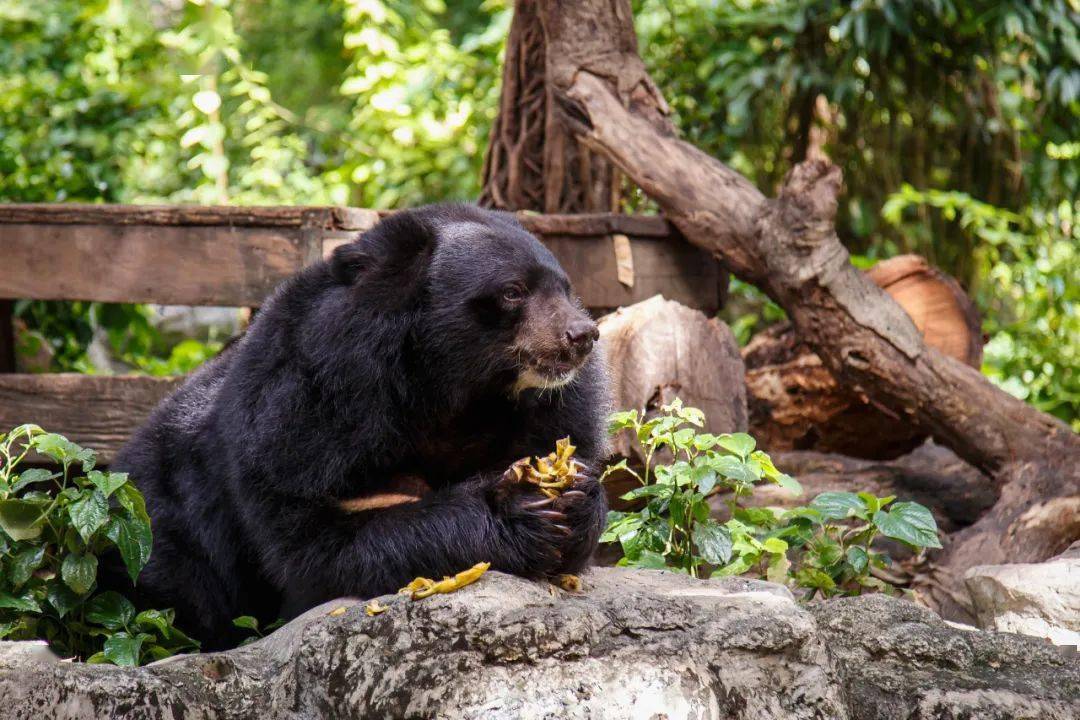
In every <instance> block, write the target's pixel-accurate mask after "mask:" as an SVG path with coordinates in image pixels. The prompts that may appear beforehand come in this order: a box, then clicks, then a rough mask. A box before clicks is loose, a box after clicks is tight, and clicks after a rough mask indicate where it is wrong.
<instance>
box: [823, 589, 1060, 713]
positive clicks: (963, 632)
mask: <svg viewBox="0 0 1080 720" xmlns="http://www.w3.org/2000/svg"><path fill="white" fill-rule="evenodd" d="M809 610H810V611H811V612H812V613H813V614H814V616H815V617H816V618H817V621H818V631H819V633H820V635H821V638H822V640H823V642H824V643H825V645H826V646H827V647H828V648H829V654H830V656H831V657H832V659H833V662H834V665H835V667H836V668H837V671H838V673H839V679H840V682H841V685H842V686H843V688H844V696H845V701H846V705H847V707H848V712H849V713H850V715H851V717H852V718H874V719H875V720H877V719H879V718H880V719H881V720H894V719H896V720H900V719H901V718H903V719H904V720H920V719H922V718H926V719H929V718H934V719H935V720H953V719H955V720H961V719H963V720H969V719H970V720H999V719H1000V720H1005V719H1006V718H1008V719H1020V718H1025V719H1030V720H1076V719H1077V718H1080V660H1078V658H1077V655H1076V653H1074V652H1070V651H1068V650H1066V649H1064V648H1057V647H1055V646H1054V645H1052V644H1049V643H1045V642H1040V641H1037V640H1033V639H1031V638H1026V637H1022V636H1019V635H1010V634H1003V633H993V632H983V631H981V630H976V629H973V628H971V629H964V628H959V627H956V626H955V625H953V624H950V623H947V622H945V621H944V620H942V619H941V618H940V617H939V616H938V615H937V614H935V613H934V612H932V611H930V610H928V609H926V608H924V607H921V606H918V605H915V604H913V603H909V602H906V601H902V600H895V599H892V598H889V597H885V596H884V595H867V596H864V597H859V598H844V599H835V600H830V601H828V602H823V603H815V604H812V605H811V606H810V607H809Z"/></svg>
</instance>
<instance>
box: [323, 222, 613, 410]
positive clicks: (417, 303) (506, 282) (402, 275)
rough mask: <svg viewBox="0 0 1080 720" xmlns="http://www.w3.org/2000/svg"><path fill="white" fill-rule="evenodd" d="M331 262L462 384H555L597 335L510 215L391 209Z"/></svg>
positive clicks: (558, 274)
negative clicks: (399, 210)
mask: <svg viewBox="0 0 1080 720" xmlns="http://www.w3.org/2000/svg"><path fill="white" fill-rule="evenodd" d="M330 266H331V271H332V273H333V276H334V278H335V279H336V281H337V282H339V283H342V284H345V285H348V286H349V287H350V288H351V292H352V295H353V297H354V298H356V299H357V300H359V301H360V302H362V303H363V304H364V305H365V306H366V307H375V308H378V311H379V312H380V313H381V314H384V315H392V316H394V317H398V318H402V319H403V324H407V326H408V328H409V338H410V342H411V343H412V351H413V356H414V357H416V358H420V361H421V362H425V363H435V364H438V365H439V367H442V368H443V369H444V370H445V372H446V373H447V374H448V375H458V376H459V378H458V379H459V380H460V379H462V378H464V379H465V381H467V382H469V383H470V384H485V385H487V384H490V383H492V382H496V383H505V385H506V387H507V389H508V390H510V391H511V392H512V393H514V394H516V393H520V392H522V391H524V390H526V389H530V388H538V389H541V390H547V389H555V388H559V387H562V386H564V385H566V384H567V383H570V382H571V381H572V380H573V379H574V377H575V375H576V373H577V371H578V370H579V369H580V368H581V367H582V365H583V364H584V363H585V362H586V359H587V358H588V356H589V354H590V352H591V350H592V348H593V344H594V342H595V341H596V340H597V339H598V338H599V332H598V330H597V327H596V323H594V322H593V321H592V319H591V318H590V317H589V315H588V314H587V313H586V312H585V310H584V309H583V308H582V306H581V302H580V301H579V300H578V299H577V298H576V297H575V296H574V295H573V293H572V291H571V288H570V281H569V279H568V278H567V276H566V273H565V272H564V271H563V269H562V268H561V267H560V266H559V263H558V261H557V260H556V259H555V256H554V255H552V254H551V252H550V251H549V250H548V249H547V248H545V247H544V246H543V245H542V244H540V242H539V241H537V239H536V238H535V237H533V236H532V235H530V234H529V233H528V232H527V231H526V230H525V229H524V228H523V227H522V226H521V224H520V223H518V221H517V220H516V219H515V218H514V216H513V215H511V214H509V213H503V212H494V211H489V210H483V209H480V208H478V207H475V206H470V205H433V206H427V207H422V208H417V209H414V210H407V211H402V212H398V213H394V214H393V215H390V216H389V217H387V218H386V219H384V220H383V221H382V222H380V223H379V224H378V225H376V226H375V227H374V228H372V229H371V230H370V231H368V232H367V233H366V234H365V235H364V237H363V238H362V239H361V240H359V241H358V242H355V243H351V244H348V245H344V246H341V247H339V248H337V249H336V250H335V252H334V255H333V258H332V259H331V263H330Z"/></svg>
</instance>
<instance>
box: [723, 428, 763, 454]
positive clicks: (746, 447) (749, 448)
mask: <svg viewBox="0 0 1080 720" xmlns="http://www.w3.org/2000/svg"><path fill="white" fill-rule="evenodd" d="M718 442H719V444H720V447H722V448H724V449H725V450H727V451H728V452H732V453H735V454H736V455H738V456H739V457H741V458H747V457H749V455H750V453H752V452H754V447H755V446H756V445H757V442H756V441H755V440H754V438H752V437H750V436H749V435H747V434H746V433H730V434H728V433H725V434H724V435H721V436H720V439H719V440H718Z"/></svg>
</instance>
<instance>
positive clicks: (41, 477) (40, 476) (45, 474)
mask: <svg viewBox="0 0 1080 720" xmlns="http://www.w3.org/2000/svg"><path fill="white" fill-rule="evenodd" d="M58 477H60V473H54V472H49V471H48V470H46V469H45V468H30V469H29V470H24V471H23V473H22V474H21V475H19V479H18V480H16V481H15V482H13V483H12V484H11V492H13V493H16V492H19V491H20V490H22V489H23V488H24V487H26V486H27V485H34V484H36V483H40V482H46V481H48V480H52V479H53V478H58Z"/></svg>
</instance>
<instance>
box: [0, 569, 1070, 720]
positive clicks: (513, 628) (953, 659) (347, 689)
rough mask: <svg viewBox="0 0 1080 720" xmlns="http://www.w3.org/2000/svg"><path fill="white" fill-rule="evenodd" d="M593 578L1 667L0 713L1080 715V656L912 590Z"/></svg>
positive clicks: (653, 576) (346, 605)
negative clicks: (828, 598)
mask: <svg viewBox="0 0 1080 720" xmlns="http://www.w3.org/2000/svg"><path fill="white" fill-rule="evenodd" d="M585 581H586V590H585V593H584V594H581V595H569V594H566V593H563V592H561V591H553V590H552V589H550V588H549V587H548V586H547V585H544V584H537V583H530V582H526V581H524V580H520V579H517V578H513V577H509V576H505V575H501V574H498V573H488V574H487V575H485V576H484V577H483V578H482V579H481V580H480V581H479V582H478V583H476V584H475V585H472V586H470V587H468V588H466V589H464V590H462V591H459V592H457V593H453V594H451V595H438V596H433V597H431V598H427V599H425V600H422V601H416V602H414V601H411V600H408V599H407V598H404V597H390V598H384V599H383V602H384V603H385V604H387V605H388V606H389V609H388V610H387V611H386V612H384V613H382V614H380V615H377V616H374V617H368V616H367V615H366V614H365V613H364V605H363V603H361V602H359V601H356V600H338V601H334V602H332V603H328V604H326V605H323V606H321V607H319V608H316V609H314V610H312V611H310V612H309V613H307V614H306V615H304V616H303V617H301V618H298V619H297V620H295V621H293V622H291V623H289V624H288V625H286V626H285V627H284V628H282V629H281V630H279V631H277V632H275V633H273V634H272V635H271V636H269V637H268V638H266V639H264V640H261V641H259V642H257V643H254V644H252V645H249V646H247V647H243V648H239V649H237V650H232V651H229V652H226V653H217V654H208V655H190V656H181V657H177V658H170V659H169V660H165V661H162V662H160V663H155V664H153V665H149V666H147V667H144V668H136V669H121V668H115V667H107V666H100V665H98V666H92V665H82V664H78V663H54V664H51V665H40V664H27V665H25V666H23V667H19V668H17V669H16V668H13V667H11V666H5V665H3V664H0V698H3V700H4V701H3V703H0V718H35V719H36V718H41V719H42V720H50V719H52V718H92V717H93V718H97V717H124V718H170V719H172V718H253V717H254V718H259V720H274V719H276V718H282V719H289V720H292V719H299V718H323V717H372V718H383V717H440V718H630V717H642V718H651V717H666V718H746V719H747V720H750V719H753V720H770V719H773V718H776V719H779V718H785V719H788V718H793V719H796V720H797V719H799V718H807V719H811V718H813V719H824V718H860V719H861V718H894V717H935V718H937V717H942V718H952V717H972V718H975V717H978V718H982V717H990V718H997V717H1000V718H1026V717H1040V718H1059V717H1060V718H1065V717H1069V718H1075V717H1077V715H1076V714H1075V713H1076V712H1077V711H1080V705H1078V697H1080V667H1078V666H1077V663H1076V660H1075V657H1071V658H1070V657H1069V656H1066V655H1064V654H1063V653H1062V652H1061V651H1060V650H1058V649H1056V648H1053V646H1049V645H1046V644H1043V643H1040V642H1038V641H1034V640H1031V639H1029V638H1022V637H1019V636H1012V635H995V634H990V633H983V632H980V631H969V632H965V631H961V630H955V629H953V628H950V627H949V626H947V625H945V624H944V623H943V622H942V621H941V620H940V619H938V618H937V617H936V616H934V615H933V614H932V613H930V612H929V611H926V610H923V609H920V608H918V607H916V606H914V605H911V604H909V603H905V602H902V601H898V600H890V599H888V598H882V597H874V598H863V599H855V600H844V601H832V602H829V603H823V604H821V605H818V606H815V607H813V608H811V609H805V608H802V607H800V606H798V605H797V604H796V603H795V602H794V601H793V600H792V598H791V594H790V593H789V592H788V591H787V590H786V589H784V588H781V587H779V586H776V585H770V584H768V583H762V582H757V581H748V580H740V579H726V580H709V581H697V580H692V579H690V578H687V577H685V576H682V575H677V574H672V573H664V572H658V571H629V570H620V569H613V568H598V569H596V570H594V571H593V572H592V573H591V574H590V575H588V576H586V577H585ZM0 657H2V653H0ZM1033 709H1035V710H1033ZM1036 711H1037V712H1036ZM1032 712H1036V714H1035V715H1033V714H1031V713H1032ZM1070 712H1072V713H1073V714H1071V715H1069V714H1067V713H1070Z"/></svg>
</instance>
